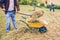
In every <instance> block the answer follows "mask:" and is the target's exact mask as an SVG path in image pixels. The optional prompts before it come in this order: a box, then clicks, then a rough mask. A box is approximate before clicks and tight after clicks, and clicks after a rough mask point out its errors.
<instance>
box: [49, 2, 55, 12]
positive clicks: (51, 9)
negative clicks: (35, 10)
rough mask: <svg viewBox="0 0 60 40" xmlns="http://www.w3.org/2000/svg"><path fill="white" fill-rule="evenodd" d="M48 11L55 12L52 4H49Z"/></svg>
mask: <svg viewBox="0 0 60 40" xmlns="http://www.w3.org/2000/svg"><path fill="white" fill-rule="evenodd" d="M50 11H53V12H54V11H55V10H54V4H53V3H51V5H50Z"/></svg>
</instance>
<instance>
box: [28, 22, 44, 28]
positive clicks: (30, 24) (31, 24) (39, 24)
mask: <svg viewBox="0 0 60 40" xmlns="http://www.w3.org/2000/svg"><path fill="white" fill-rule="evenodd" d="M28 25H29V27H31V28H41V27H43V26H44V24H42V23H28Z"/></svg>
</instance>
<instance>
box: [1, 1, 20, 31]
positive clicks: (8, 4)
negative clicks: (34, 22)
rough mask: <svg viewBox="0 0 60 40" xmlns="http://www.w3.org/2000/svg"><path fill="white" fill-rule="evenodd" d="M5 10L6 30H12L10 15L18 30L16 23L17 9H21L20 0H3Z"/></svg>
mask: <svg viewBox="0 0 60 40" xmlns="http://www.w3.org/2000/svg"><path fill="white" fill-rule="evenodd" d="M2 6H3V7H2V9H3V11H5V14H6V32H9V31H10V17H11V19H12V22H13V25H14V28H15V29H16V30H17V29H18V28H17V24H16V17H15V14H16V9H17V12H19V11H20V9H19V4H18V0H3V5H2Z"/></svg>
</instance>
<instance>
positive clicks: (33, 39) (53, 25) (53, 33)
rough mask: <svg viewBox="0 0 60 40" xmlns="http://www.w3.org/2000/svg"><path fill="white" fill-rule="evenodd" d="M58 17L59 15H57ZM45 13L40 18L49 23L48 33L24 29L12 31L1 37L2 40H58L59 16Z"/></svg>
mask: <svg viewBox="0 0 60 40" xmlns="http://www.w3.org/2000/svg"><path fill="white" fill-rule="evenodd" d="M57 15H59V13H57ZM57 15H56V13H55V12H54V14H51V13H50V12H49V13H46V14H45V15H44V16H43V17H42V18H43V19H45V20H47V21H48V22H49V24H48V25H46V27H47V29H48V32H47V33H44V34H41V33H39V32H38V33H35V32H32V33H31V32H30V31H29V30H28V29H27V28H26V27H24V28H20V29H19V30H18V31H16V30H14V31H11V32H10V33H7V34H5V35H4V36H2V40H60V17H59V16H60V15H59V16H57Z"/></svg>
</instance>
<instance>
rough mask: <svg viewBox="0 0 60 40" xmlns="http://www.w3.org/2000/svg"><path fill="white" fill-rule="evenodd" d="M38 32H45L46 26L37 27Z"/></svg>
mask: <svg viewBox="0 0 60 40" xmlns="http://www.w3.org/2000/svg"><path fill="white" fill-rule="evenodd" d="M39 32H41V33H45V32H47V28H46V27H45V26H43V27H41V28H39Z"/></svg>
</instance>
